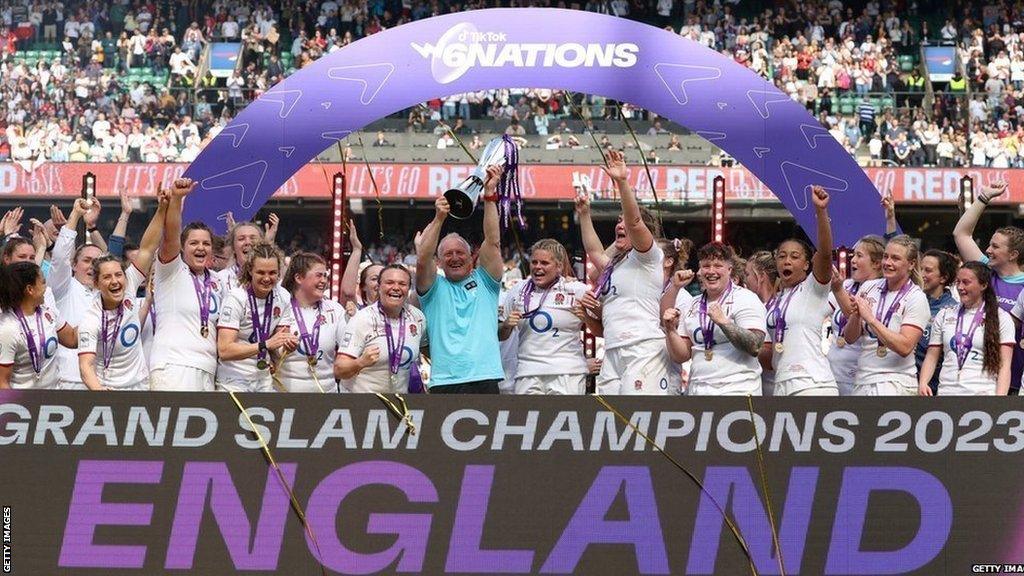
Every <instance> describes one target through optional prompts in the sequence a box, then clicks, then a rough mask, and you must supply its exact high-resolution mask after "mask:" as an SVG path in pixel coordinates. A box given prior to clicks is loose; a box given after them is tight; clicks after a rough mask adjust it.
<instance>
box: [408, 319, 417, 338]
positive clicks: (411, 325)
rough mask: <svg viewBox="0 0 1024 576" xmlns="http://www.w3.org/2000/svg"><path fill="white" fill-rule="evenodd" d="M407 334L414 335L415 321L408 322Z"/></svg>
mask: <svg viewBox="0 0 1024 576" xmlns="http://www.w3.org/2000/svg"><path fill="white" fill-rule="evenodd" d="M409 334H410V335H412V336H415V335H416V323H415V322H413V323H412V324H409Z"/></svg>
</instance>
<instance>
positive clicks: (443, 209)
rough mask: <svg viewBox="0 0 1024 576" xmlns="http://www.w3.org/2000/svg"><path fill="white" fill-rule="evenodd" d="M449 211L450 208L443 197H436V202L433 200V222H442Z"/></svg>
mask: <svg viewBox="0 0 1024 576" xmlns="http://www.w3.org/2000/svg"><path fill="white" fill-rule="evenodd" d="M451 211H452V207H451V206H450V205H449V204H448V201H447V200H445V198H444V196H438V197H437V200H434V220H444V219H445V218H447V217H448V213H449V212H451Z"/></svg>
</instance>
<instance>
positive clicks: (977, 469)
mask: <svg viewBox="0 0 1024 576" xmlns="http://www.w3.org/2000/svg"><path fill="white" fill-rule="evenodd" d="M240 400H241V402H242V404H243V405H244V406H245V407H246V408H247V410H248V413H249V415H250V417H251V419H252V422H253V423H254V424H255V426H256V427H257V428H258V429H259V431H260V434H261V435H262V437H263V438H264V439H266V441H267V442H268V443H269V446H270V448H271V450H272V451H273V455H274V459H275V461H276V462H277V463H278V464H279V465H280V469H281V472H282V473H283V476H284V478H285V481H286V482H287V483H288V485H289V486H292V487H293V488H294V494H295V497H296V500H297V503H298V505H299V506H300V507H301V508H302V510H303V513H304V514H305V518H306V520H307V522H308V535H307V530H306V529H304V527H303V526H302V525H301V524H300V522H299V520H298V516H297V514H296V513H295V512H294V511H293V510H292V509H291V507H290V504H289V494H288V492H286V491H285V489H284V488H283V487H282V486H283V484H282V482H281V481H280V480H279V478H278V477H277V475H276V473H275V472H274V471H272V470H271V468H270V467H269V466H268V464H267V461H266V460H265V459H264V457H263V455H262V453H261V451H260V448H259V446H260V445H259V442H258V441H257V440H256V439H255V436H254V434H253V433H252V432H251V430H252V427H250V425H249V424H248V421H247V420H246V419H245V418H244V417H243V416H242V415H241V414H240V413H239V410H238V409H237V408H236V406H235V405H234V403H233V402H232V400H231V399H230V398H229V396H227V395H226V394H220V393H210V394H200V395H196V394H172V393H107V394H96V393H88V392H80V393H71V392H64V393H61V392H12V391H9V390H8V391H2V392H0V462H2V463H3V465H2V466H0V486H2V487H3V489H2V491H0V506H2V509H3V562H4V565H3V569H4V572H10V573H14V574H57V573H59V574H71V575H75V574H82V575H92V574H96V575H99V574H103V575H110V574H140V575H141V574H147V575H152V574H166V573H175V571H179V570H187V571H189V572H190V573H194V574H230V573H236V572H238V571H245V572H246V573H264V574H288V575H295V574H320V573H321V570H320V568H319V566H318V563H319V562H322V563H323V565H324V566H325V568H326V570H327V573H330V574H335V573H337V574H394V573H417V574H418V573H422V574H435V575H436V574H455V573H458V574H498V573H509V574H570V573H573V574H588V575H603V574H608V575H622V574H726V575H731V576H736V575H743V574H751V573H754V572H753V570H752V568H751V565H750V563H751V562H753V564H754V569H756V573H757V574H763V575H767V574H781V573H785V574H794V575H795V574H826V575H838V574H843V575H850V574H870V575H875V576H877V575H881V574H922V575H924V574H926V575H930V576H934V575H938V574H969V573H979V571H982V572H987V573H1001V572H1013V571H1016V570H1017V569H1018V568H1020V569H1024V567H1022V566H1021V565H1020V564H1015V562H1016V563H1019V562H1024V492H1022V491H1021V489H1020V487H1021V485H1022V482H1024V469H1022V467H1021V466H1020V463H1021V451H1022V450H1024V411H1021V410H1019V409H1015V408H1014V404H1013V403H1011V402H1009V401H1008V400H1007V399H1006V398H988V399H982V398H957V399H956V400H955V401H954V400H952V399H950V400H949V401H946V400H943V399H941V398H939V399H933V400H929V401H922V400H921V399H918V398H914V399H897V398H887V399H885V400H868V399H849V401H844V402H843V403H841V404H837V403H836V402H835V401H834V400H826V399H822V400H814V399H801V400H800V401H793V400H792V399H756V400H754V404H753V409H752V410H751V408H750V407H749V405H748V403H747V400H746V399H724V398H710V399H704V400H702V401H700V403H699V406H698V405H695V399H693V398H683V397H676V398H664V397H661V398H650V397H649V398H641V397H630V398H622V397H611V398H607V400H608V401H609V402H610V404H611V406H612V407H613V408H614V409H615V411H616V412H618V413H620V414H621V415H622V417H623V418H628V419H629V420H630V421H631V422H632V423H633V424H634V425H635V426H636V427H637V428H639V429H640V430H641V431H642V432H643V433H644V434H645V435H647V436H648V437H649V438H650V440H651V441H653V442H654V443H656V444H658V445H660V446H663V447H664V449H665V450H666V451H667V453H668V454H669V455H671V456H672V458H674V459H675V460H676V462H678V463H679V464H680V466H681V467H682V468H683V469H685V471H684V470H681V469H679V468H677V467H676V466H675V465H674V464H673V463H671V462H670V461H669V459H668V458H666V456H665V455H663V454H661V453H659V452H658V451H656V450H655V449H653V447H652V446H651V445H650V444H649V443H648V442H647V441H646V440H645V439H644V438H642V437H640V436H639V435H637V434H635V433H634V432H633V431H632V429H630V428H627V427H626V426H625V425H623V423H622V422H620V421H619V420H618V418H617V415H616V414H615V413H613V412H612V411H609V410H608V409H607V408H605V407H604V406H602V405H601V404H600V403H599V402H598V400H597V399H596V398H595V397H576V398H553V397H552V398H541V397H482V398H460V399H459V401H458V402H457V403H455V402H452V401H451V399H449V398H442V397H429V396H413V397H409V398H407V400H408V404H409V408H410V410H411V418H412V421H413V422H414V425H415V434H411V433H409V432H410V431H409V430H407V429H406V428H405V426H404V425H400V424H398V421H397V419H396V418H395V417H394V416H392V415H391V414H390V413H389V412H388V410H387V409H386V408H385V406H384V405H383V404H382V403H381V402H380V401H379V400H378V399H377V398H375V397H373V396H370V395H332V396H330V397H326V398H325V397H322V396H314V395H301V394H288V395H283V394H282V395H276V394H275V395H272V394H266V395H243V396H240ZM687 473H689V474H692V475H693V477H694V478H695V479H696V481H694V480H693V479H691V478H690V477H688V476H687ZM698 482H699V484H700V485H698ZM766 490H767V495H768V496H770V498H766ZM719 507H721V509H722V511H724V516H723V512H722V511H720V510H719ZM726 518H728V520H726ZM730 524H731V525H732V526H734V527H735V533H734V531H733V529H731V528H729V526H730ZM773 526H774V531H775V535H777V541H778V543H779V548H778V550H779V551H781V553H776V552H775V550H776V549H775V548H774V546H773V540H774V537H773ZM741 542H742V543H743V545H742V546H741ZM744 549H746V550H747V551H748V552H744ZM747 554H749V557H750V560H748V556H747ZM991 567H996V569H991Z"/></svg>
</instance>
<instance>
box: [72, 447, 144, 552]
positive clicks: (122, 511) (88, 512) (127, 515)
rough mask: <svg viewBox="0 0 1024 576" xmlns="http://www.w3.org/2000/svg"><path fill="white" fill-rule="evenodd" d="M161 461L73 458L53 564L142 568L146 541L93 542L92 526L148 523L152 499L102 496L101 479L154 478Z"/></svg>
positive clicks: (132, 481)
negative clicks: (73, 473) (115, 501)
mask: <svg viewBox="0 0 1024 576" xmlns="http://www.w3.org/2000/svg"><path fill="white" fill-rule="evenodd" d="M163 468H164V463H163V462H150V461H145V460H82V461H81V462H79V463H78V473H77V474H76V476H75V489H74V492H73V493H72V494H71V505H70V506H69V509H68V521H67V524H65V525H64V541H63V543H62V544H61V547H60V560H59V561H58V565H60V566H62V567H67V568H142V567H143V565H144V564H145V562H146V547H145V546H101V545H97V544H93V535H94V534H95V533H96V527H97V526H148V525H149V522H150V520H151V518H152V517H153V505H152V504H127V503H119V504H112V503H109V502H103V487H104V486H105V485H106V484H158V483H159V482H160V477H161V475H162V474H163Z"/></svg>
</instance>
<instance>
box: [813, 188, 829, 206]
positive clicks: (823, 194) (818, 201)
mask: <svg viewBox="0 0 1024 576" xmlns="http://www.w3.org/2000/svg"><path fill="white" fill-rule="evenodd" d="M811 201H812V202H814V207H815V208H817V209H818V210H825V209H827V208H828V192H827V191H826V190H825V189H824V188H822V187H821V186H813V187H811Z"/></svg>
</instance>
